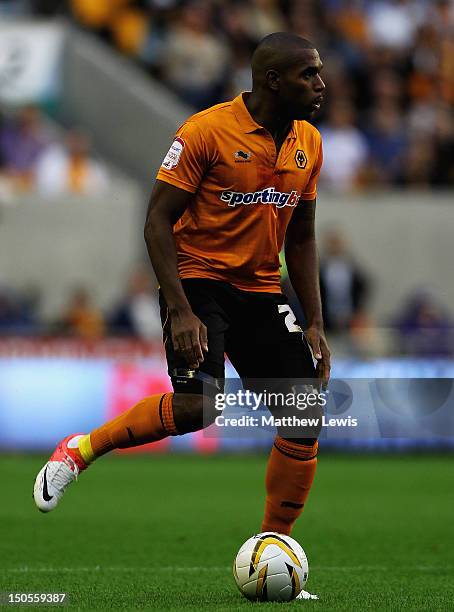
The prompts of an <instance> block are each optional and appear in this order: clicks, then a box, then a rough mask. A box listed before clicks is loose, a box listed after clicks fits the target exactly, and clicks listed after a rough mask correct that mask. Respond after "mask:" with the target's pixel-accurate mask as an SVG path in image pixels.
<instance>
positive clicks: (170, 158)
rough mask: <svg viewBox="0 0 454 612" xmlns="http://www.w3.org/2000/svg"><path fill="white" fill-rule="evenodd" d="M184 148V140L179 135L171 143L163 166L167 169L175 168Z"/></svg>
mask: <svg viewBox="0 0 454 612" xmlns="http://www.w3.org/2000/svg"><path fill="white" fill-rule="evenodd" d="M183 149H184V140H183V139H182V138H180V137H179V136H177V137H176V138H175V140H174V141H173V142H172V144H171V145H170V149H169V150H168V151H167V155H166V156H165V157H164V161H163V162H162V164H161V166H162V168H165V169H166V170H173V168H176V167H177V166H178V163H179V161H180V157H181V154H182V153H183Z"/></svg>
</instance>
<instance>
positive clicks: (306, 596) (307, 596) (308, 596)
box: [295, 590, 318, 599]
mask: <svg viewBox="0 0 454 612" xmlns="http://www.w3.org/2000/svg"><path fill="white" fill-rule="evenodd" d="M295 599H318V595H312V593H308V592H307V591H304V590H303V591H301V593H300V594H299V595H297V596H296V597H295Z"/></svg>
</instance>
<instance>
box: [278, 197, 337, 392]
mask: <svg viewBox="0 0 454 612" xmlns="http://www.w3.org/2000/svg"><path fill="white" fill-rule="evenodd" d="M315 203H316V200H315V199H314V200H304V201H300V204H299V205H298V206H297V207H296V209H295V210H294V212H293V215H292V217H291V219H290V223H289V225H288V227H287V232H286V238H285V260H286V263H287V270H288V274H289V278H290V282H291V283H292V285H293V288H294V290H295V293H296V295H297V297H298V299H299V301H300V303H301V306H302V307H303V311H304V316H305V318H306V323H307V329H306V330H305V336H306V338H307V340H308V342H309V344H310V345H311V348H312V351H313V353H314V357H315V358H316V359H317V361H318V366H317V373H318V375H319V377H320V378H321V379H322V381H323V383H324V384H326V383H327V382H328V380H329V374H330V369H331V366H330V351H329V348H328V344H327V342H326V338H325V334H324V331H323V318H322V304H321V298H320V282H319V261H318V252H317V245H316V241H315Z"/></svg>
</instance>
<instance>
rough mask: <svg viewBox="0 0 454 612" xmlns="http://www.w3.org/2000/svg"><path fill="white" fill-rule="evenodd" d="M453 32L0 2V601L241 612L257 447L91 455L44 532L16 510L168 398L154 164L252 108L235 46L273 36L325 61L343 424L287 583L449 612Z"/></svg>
mask: <svg viewBox="0 0 454 612" xmlns="http://www.w3.org/2000/svg"><path fill="white" fill-rule="evenodd" d="M453 15H454V9H453V2H452V1H449V0H436V1H428V0H427V1H426V0H377V1H374V2H372V1H368V0H357V1H354V0H351V1H350V0H348V1H347V0H323V1H320V2H312V1H310V0H293V1H292V0H282V1H281V0H247V1H246V0H245V1H241V2H232V1H227V0H207V1H204V2H180V1H176V0H142V1H140V2H139V1H132V0H110V1H109V0H96V2H95V1H92V0H73V1H72V2H69V1H68V2H61V1H58V2H57V1H55V0H36V1H33V0H3V1H2V2H0V453H1V455H0V483H1V487H2V489H1V490H2V494H1V496H0V497H1V499H2V504H1V505H0V591H6V590H13V591H20V592H24V591H27V592H30V591H38V592H43V591H46V592H47V591H52V592H56V591H58V592H68V593H69V594H70V598H71V600H70V603H71V605H72V606H74V607H77V608H78V609H88V610H93V609H112V608H119V609H125V610H131V609H156V610H164V609H167V610H181V609H182V608H184V609H185V610H197V611H199V610H201V609H207V610H210V611H211V610H218V609H219V610H233V609H235V610H236V609H239V610H240V609H244V607H245V606H246V605H247V602H246V601H244V600H241V598H240V597H239V595H238V593H236V592H235V589H234V586H233V581H232V577H231V572H230V567H231V560H232V558H233V556H234V554H235V552H236V550H237V549H238V547H239V545H240V543H241V542H242V541H244V540H246V539H247V538H248V537H250V535H251V534H252V533H254V532H256V531H257V530H258V528H259V525H260V520H261V515H262V510H263V494H262V491H263V478H264V470H265V462H266V455H267V449H268V448H269V445H270V443H271V439H272V437H273V433H272V432H271V431H262V432H261V433H260V435H254V436H239V435H238V436H233V437H232V436H225V437H222V436H220V435H219V434H220V432H212V433H211V434H210V435H205V434H203V433H197V434H194V435H191V436H185V437H182V438H172V439H171V440H165V441H163V442H161V443H160V444H157V445H154V446H152V447H150V448H149V449H146V450H149V451H154V452H153V455H150V454H145V455H140V454H138V455H137V456H128V457H119V456H118V454H117V455H116V456H112V457H106V458H104V459H102V460H100V461H99V463H97V464H96V466H95V468H93V469H91V470H89V471H88V472H87V473H86V474H84V475H83V481H82V482H80V483H79V484H77V485H76V486H75V487H74V488H73V490H71V491H70V492H68V494H67V499H65V501H64V503H62V505H61V508H58V511H56V512H55V513H52V514H51V515H49V516H46V517H43V516H41V515H40V514H39V513H38V512H36V508H35V507H34V506H33V503H32V500H31V499H30V493H31V488H32V483H33V479H34V477H35V474H36V473H37V471H38V470H39V469H40V467H41V465H42V464H43V462H44V461H45V460H46V457H47V453H48V452H49V450H50V449H52V448H53V447H54V445H55V443H56V442H57V441H58V440H59V439H60V438H61V437H62V436H63V435H66V434H67V433H68V432H71V431H87V430H89V429H90V428H92V427H94V426H96V425H98V424H99V423H101V422H102V421H104V420H105V419H106V418H109V417H110V416H113V415H115V414H117V413H118V412H120V411H122V410H124V409H125V408H127V407H128V406H129V405H131V404H132V403H134V402H135V401H136V400H138V399H140V398H142V397H143V396H144V395H146V394H148V393H154V392H157V391H162V390H164V389H166V388H169V383H168V379H167V376H166V372H165V363H164V358H163V353H162V348H161V336H160V334H161V331H160V324H159V318H158V311H157V302H156V297H157V289H156V282H155V279H154V278H153V276H152V273H151V269H150V266H149V264H148V263H147V257H146V251H145V245H144V242H143V239H142V233H143V221H144V215H145V209H146V203H147V198H148V195H149V192H150V188H151V185H152V183H153V180H154V176H155V172H156V169H157V168H158V166H159V164H160V162H161V160H162V158H163V156H164V154H165V152H166V151H167V148H168V146H169V143H170V141H171V138H172V134H173V132H174V130H175V128H176V127H177V126H178V125H179V124H180V123H181V122H182V121H183V120H184V119H185V117H187V116H188V115H189V114H191V112H193V109H197V108H201V107H203V106H206V105H209V104H211V103H214V102H217V101H220V100H223V99H227V98H229V97H231V96H233V95H235V94H236V93H238V92H239V91H241V90H244V89H248V87H249V86H250V74H249V69H248V62H249V56H250V52H251V50H252V49H253V47H254V45H255V44H256V42H257V41H258V40H259V39H260V38H261V37H262V36H264V35H266V34H267V33H268V32H271V31H276V30H280V29H289V30H292V31H295V32H298V33H300V34H302V35H304V36H306V37H308V38H310V39H312V40H314V41H315V42H316V44H317V46H318V47H319V49H320V52H321V54H322V57H323V60H324V63H325V69H324V78H325V79H326V83H327V103H326V107H325V109H324V110H323V113H322V114H321V115H320V116H319V117H317V118H316V124H317V126H318V127H319V128H320V130H321V131H322V133H323V137H324V148H325V158H326V160H325V166H324V169H323V172H322V178H321V183H320V190H319V197H318V213H317V216H318V228H317V231H318V238H319V245H320V252H321V262H322V268H321V271H322V274H321V281H322V290H323V294H324V298H325V299H324V304H325V320H326V323H327V328H328V329H327V331H328V339H329V342H330V345H331V348H332V353H333V377H334V378H335V379H336V380H341V381H344V383H339V384H340V387H336V388H335V391H333V394H332V397H334V399H335V400H336V401H335V405H334V406H331V413H332V414H333V415H339V416H343V415H347V414H353V415H354V416H358V417H360V421H361V423H362V428H361V429H360V430H359V431H358V432H357V433H356V434H355V435H353V434H352V432H351V431H350V432H348V433H347V434H345V431H344V432H340V433H339V432H338V434H336V435H334V434H333V435H331V434H330V435H328V434H326V435H324V437H323V439H322V440H321V447H322V452H321V454H320V461H319V463H320V466H319V470H318V474H317V479H316V482H315V485H314V488H313V491H312V492H311V498H310V503H309V504H308V507H307V508H306V509H305V511H304V515H303V517H302V519H301V520H300V521H299V522H298V524H297V526H296V528H295V532H294V536H295V537H296V539H298V540H299V541H300V542H301V543H302V544H303V546H304V548H305V549H306V552H307V553H308V556H309V561H310V568H311V578H310V582H309V587H308V588H309V590H312V591H315V592H318V593H319V594H320V596H321V597H322V601H321V602H315V603H314V605H318V604H320V605H319V608H320V606H321V607H322V609H323V610H336V611H337V610H345V611H347V610H348V611H349V612H351V611H352V610H358V611H361V612H364V611H365V610H371V611H374V612H376V610H396V609H399V610H407V609H408V610H421V609H424V610H434V611H440V610H443V611H444V610H448V609H451V608H452V600H453V597H454V590H453V583H452V567H454V557H453V554H454V553H453V548H452V546H451V541H452V535H453V532H452V517H451V514H452V503H453V489H452V486H451V485H450V483H451V482H452V454H451V450H452V448H453V444H452V441H453V434H454V423H453V419H454V413H453V410H452V406H453V399H452V397H453V390H452V378H453V370H454V360H453V352H454V336H453V327H452V321H453V306H452V305H453V303H454V284H453V283H452V263H451V262H452V259H453V247H452V229H451V228H452V226H453V222H454V209H453V195H454V156H453V145H454V119H453V100H454V70H453V64H452V62H453V59H452V58H453V57H454V53H453V47H454V39H453V31H454V28H453ZM283 273H284V274H283V276H284V285H285V287H286V290H289V287H288V281H287V280H286V276H285V267H284V269H283ZM292 303H293V305H294V308H295V310H298V306H297V304H295V303H294V300H293V298H292ZM228 372H229V375H232V376H234V372H232V371H231V370H230V369H229V370H228ZM342 384H344V386H342ZM345 385H346V386H345ZM352 389H353V400H352V402H350V399H351V390H352ZM336 402H337V403H336ZM168 451H172V452H168ZM176 451H181V452H176ZM223 451H224V452H223ZM207 455H209V456H207ZM306 603H307V605H308V606H309V607H312V604H311V603H310V602H306ZM263 607H264V608H267V606H266V605H265V606H262V608H263Z"/></svg>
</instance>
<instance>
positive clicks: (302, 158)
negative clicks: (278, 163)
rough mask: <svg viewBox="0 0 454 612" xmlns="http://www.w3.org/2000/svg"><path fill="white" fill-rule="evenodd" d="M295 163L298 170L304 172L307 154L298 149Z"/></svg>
mask: <svg viewBox="0 0 454 612" xmlns="http://www.w3.org/2000/svg"><path fill="white" fill-rule="evenodd" d="M295 162H296V165H297V166H298V168H301V169H302V170H304V168H305V167H306V165H307V157H306V153H305V152H304V151H303V150H302V149H298V150H297V152H296V153H295Z"/></svg>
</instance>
